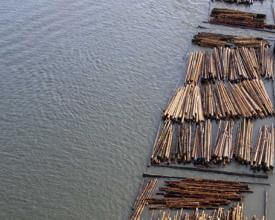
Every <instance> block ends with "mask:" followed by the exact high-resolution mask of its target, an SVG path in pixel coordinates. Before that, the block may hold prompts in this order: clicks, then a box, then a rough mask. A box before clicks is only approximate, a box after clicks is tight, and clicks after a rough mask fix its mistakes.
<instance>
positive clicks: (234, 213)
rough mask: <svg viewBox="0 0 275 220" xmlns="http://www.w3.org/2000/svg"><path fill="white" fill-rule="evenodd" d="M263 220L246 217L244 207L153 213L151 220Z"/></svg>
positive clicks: (261, 219)
mask: <svg viewBox="0 0 275 220" xmlns="http://www.w3.org/2000/svg"><path fill="white" fill-rule="evenodd" d="M172 219H173V220H265V217H264V216H263V217H261V218H257V217H256V216H255V215H254V216H252V217H248V216H246V215H245V213H244V205H243V203H242V204H239V203H238V204H237V205H236V206H234V207H232V208H230V209H228V210H226V209H224V208H222V207H219V208H218V209H215V210H214V211H213V212H212V213H207V212H206V211H205V210H199V209H195V210H194V211H192V212H185V211H183V209H181V210H180V211H176V212H175V213H172V212H170V211H163V210H162V211H159V212H153V213H152V217H151V220H172Z"/></svg>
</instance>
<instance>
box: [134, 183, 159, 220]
mask: <svg viewBox="0 0 275 220" xmlns="http://www.w3.org/2000/svg"><path fill="white" fill-rule="evenodd" d="M156 186H157V179H152V180H149V181H148V183H147V184H146V185H145V186H144V187H143V189H142V191H140V192H139V195H138V197H137V199H136V201H135V203H134V207H133V213H132V216H131V220H139V219H140V216H141V215H142V212H143V210H144V208H145V206H146V205H147V204H148V202H147V200H148V199H149V198H151V197H152V194H153V192H154V191H155V189H156Z"/></svg>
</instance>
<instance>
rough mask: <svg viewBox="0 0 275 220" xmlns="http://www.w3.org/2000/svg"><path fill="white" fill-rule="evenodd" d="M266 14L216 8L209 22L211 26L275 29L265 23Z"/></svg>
mask: <svg viewBox="0 0 275 220" xmlns="http://www.w3.org/2000/svg"><path fill="white" fill-rule="evenodd" d="M265 18H266V15H265V14H256V13H249V12H243V11H238V10H232V9H226V8H214V9H213V10H212V12H211V15H210V18H209V22H210V23H211V24H221V25H230V26H237V27H248V28H253V29H254V28H255V29H275V25H271V24H266V23H265Z"/></svg>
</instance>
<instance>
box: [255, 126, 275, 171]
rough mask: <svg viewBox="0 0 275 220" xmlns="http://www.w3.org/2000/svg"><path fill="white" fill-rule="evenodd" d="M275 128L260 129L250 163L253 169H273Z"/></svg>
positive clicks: (265, 127)
mask: <svg viewBox="0 0 275 220" xmlns="http://www.w3.org/2000/svg"><path fill="white" fill-rule="evenodd" d="M274 139H275V128H274V127H273V125H272V126H271V127H269V128H268V127H267V126H266V125H265V126H263V127H261V129H260V134H259V136H258V140H257V145H256V149H255V153H254V155H253V162H252V163H251V166H252V168H254V169H260V168H262V169H264V170H269V169H273V167H274V147H275V142H274Z"/></svg>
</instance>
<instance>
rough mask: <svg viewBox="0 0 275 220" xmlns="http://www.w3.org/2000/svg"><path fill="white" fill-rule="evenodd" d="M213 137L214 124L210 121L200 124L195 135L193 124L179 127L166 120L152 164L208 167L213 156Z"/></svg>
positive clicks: (185, 123) (158, 138)
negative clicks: (181, 164)
mask: <svg viewBox="0 0 275 220" xmlns="http://www.w3.org/2000/svg"><path fill="white" fill-rule="evenodd" d="M211 137H212V123H211V120H209V119H208V120H206V121H205V122H200V123H198V124H197V125H196V126H195V132H194V134H192V123H190V122H184V123H181V124H179V125H177V124H173V123H172V122H171V121H170V120H166V121H165V122H164V125H163V127H162V128H161V130H160V132H159V135H158V136H157V138H156V141H155V144H154V147H153V152H152V156H151V163H152V164H160V163H164V162H166V163H170V162H177V163H190V162H194V163H195V164H201V165H207V164H208V163H210V160H211V155H212V149H211ZM173 140H175V141H173Z"/></svg>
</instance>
